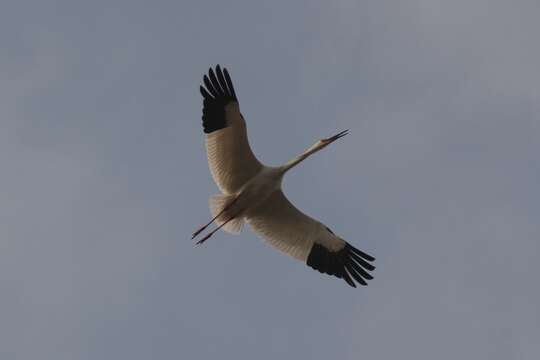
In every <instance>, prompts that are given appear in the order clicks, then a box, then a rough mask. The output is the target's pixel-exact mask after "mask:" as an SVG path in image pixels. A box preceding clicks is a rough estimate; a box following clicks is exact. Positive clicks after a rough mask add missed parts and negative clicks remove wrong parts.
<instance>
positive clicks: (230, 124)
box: [200, 65, 262, 194]
mask: <svg viewBox="0 0 540 360" xmlns="http://www.w3.org/2000/svg"><path fill="white" fill-rule="evenodd" d="M203 81H204V87H203V86H201V87H200V91H201V94H202V96H203V97H204V101H203V116H202V121H203V129H204V132H205V133H206V152H207V155H208V165H209V167H210V172H211V173H212V177H213V178H214V181H215V182H216V184H217V186H218V187H219V188H220V190H221V191H222V192H223V193H225V194H234V193H236V192H238V190H240V188H241V187H242V185H244V184H245V183H246V182H247V181H248V180H249V179H251V178H252V177H253V176H255V175H256V174H257V173H258V172H259V171H260V170H261V168H262V164H261V163H260V162H259V160H257V158H256V157H255V155H253V152H252V151H251V148H250V147H249V142H248V138H247V131H246V123H245V121H244V118H243V117H242V114H240V107H239V106H238V99H237V98H236V93H235V92H234V87H233V84H232V81H231V77H230V76H229V73H228V71H227V69H225V68H223V71H222V70H221V68H220V66H219V65H217V66H216V72H215V73H214V70H212V69H211V68H210V70H208V76H206V75H204V78H203Z"/></svg>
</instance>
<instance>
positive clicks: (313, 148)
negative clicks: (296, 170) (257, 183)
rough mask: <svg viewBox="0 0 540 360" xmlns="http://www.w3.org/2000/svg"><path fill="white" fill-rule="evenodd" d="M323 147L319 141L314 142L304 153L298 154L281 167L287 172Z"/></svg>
mask: <svg viewBox="0 0 540 360" xmlns="http://www.w3.org/2000/svg"><path fill="white" fill-rule="evenodd" d="M320 149H322V147H321V146H320V145H319V143H316V144H314V145H313V146H311V147H310V148H308V149H307V150H306V151H304V152H303V153H302V154H300V155H298V156H297V157H295V158H294V159H291V160H289V161H288V162H287V163H285V165H283V166H282V167H281V169H282V171H283V173H286V172H287V171H289V170H290V169H292V168H293V167H295V166H296V165H298V164H300V163H301V162H302V161H304V160H305V159H307V158H308V157H309V156H311V155H313V154H314V153H316V152H317V151H319V150H320Z"/></svg>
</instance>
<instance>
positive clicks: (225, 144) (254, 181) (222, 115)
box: [193, 65, 375, 287]
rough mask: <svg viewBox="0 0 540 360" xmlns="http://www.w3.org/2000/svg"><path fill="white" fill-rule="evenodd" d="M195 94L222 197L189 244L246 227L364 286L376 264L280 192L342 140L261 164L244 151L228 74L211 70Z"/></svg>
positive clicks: (309, 262)
mask: <svg viewBox="0 0 540 360" xmlns="http://www.w3.org/2000/svg"><path fill="white" fill-rule="evenodd" d="M203 81H204V85H205V87H203V86H201V87H200V91H201V94H202V95H203V97H204V102H203V116H202V119H203V128H204V132H205V133H206V150H207V155H208V164H209V167H210V172H211V174H212V177H213V178H214V181H215V182H216V184H217V186H218V187H219V189H220V190H221V192H222V194H219V195H214V196H212V197H210V200H209V205H210V211H211V213H212V217H213V218H212V220H211V221H210V222H209V223H208V224H206V225H204V226H202V227H201V228H200V229H198V230H197V231H195V233H194V234H193V238H195V237H196V236H197V235H198V234H200V233H201V232H202V231H204V230H205V229H206V228H207V227H208V226H209V225H210V224H211V223H212V222H214V221H215V222H216V223H217V224H218V226H217V228H216V229H214V230H213V231H211V232H210V233H209V234H208V235H206V236H205V237H203V238H202V239H201V240H199V241H198V242H197V243H198V244H201V243H203V242H204V241H206V240H207V239H208V238H209V237H210V236H212V235H213V234H214V233H215V232H216V231H217V230H219V229H224V230H226V231H228V232H231V233H238V232H239V231H240V230H241V228H242V225H243V223H244V221H245V222H247V223H248V224H249V225H250V226H251V228H252V229H253V230H254V231H255V232H256V233H257V234H258V235H260V236H261V237H262V238H263V239H265V240H266V241H267V242H268V243H269V244H270V245H272V246H273V247H274V248H276V249H277V250H280V251H282V252H283V253H285V254H287V255H290V256H292V257H294V258H296V259H298V260H301V261H304V262H306V264H307V265H309V266H311V267H312V268H314V269H316V270H318V271H320V272H322V273H327V274H330V275H334V276H337V277H339V278H343V279H344V280H345V281H346V282H347V283H348V284H349V285H351V286H353V287H356V284H355V282H354V281H353V279H354V280H356V282H358V283H360V284H362V285H367V282H366V281H367V280H371V279H372V278H373V277H372V276H371V274H369V273H368V271H372V270H374V269H375V267H374V266H373V265H372V264H371V262H372V261H374V260H375V259H374V258H373V257H372V256H370V255H368V254H366V253H364V252H363V251H360V250H358V249H356V248H355V247H353V246H352V245H350V244H349V243H347V242H346V241H345V240H343V239H342V238H340V237H339V236H337V235H335V234H334V233H333V232H332V231H331V230H330V229H329V228H328V227H326V226H325V225H323V224H322V223H321V222H319V221H317V220H315V219H313V218H311V217H309V216H307V215H305V214H304V213H302V212H301V211H300V210H298V209H297V208H296V207H295V206H294V205H293V204H292V203H291V202H290V201H289V200H288V199H287V198H286V197H285V195H284V194H283V192H282V191H281V181H282V179H283V176H284V175H285V173H286V172H287V171H288V170H290V169H291V168H293V167H294V166H296V165H298V164H299V163H300V162H301V161H303V160H305V159H306V158H307V157H308V156H310V155H312V154H314V153H315V152H317V151H319V150H321V149H323V148H324V147H326V146H328V145H329V144H331V143H332V142H334V141H335V140H337V139H339V138H340V137H342V136H345V135H346V134H347V131H343V132H340V133H339V134H336V135H334V136H332V137H330V138H327V139H322V140H320V141H318V142H316V143H315V144H314V145H313V146H311V147H310V148H308V149H307V150H306V151H305V152H304V153H302V154H301V155H299V156H298V157H296V158H294V159H292V160H291V161H289V162H287V163H286V164H285V165H283V166H279V167H269V166H265V165H263V164H261V163H260V162H259V160H257V158H256V157H255V155H254V154H253V152H252V151H251V148H250V146H249V141H248V137H247V131H246V123H245V121H244V118H243V116H242V114H241V113H240V107H239V104H238V99H237V97H236V93H235V91H234V87H233V84H232V81H231V78H230V76H229V73H228V71H227V69H225V68H224V69H223V71H222V70H221V68H220V66H219V65H217V67H216V71H215V72H214V70H213V69H210V70H209V72H208V76H206V75H205V76H204V78H203Z"/></svg>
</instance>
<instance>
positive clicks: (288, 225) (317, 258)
mask: <svg viewBox="0 0 540 360" xmlns="http://www.w3.org/2000/svg"><path fill="white" fill-rule="evenodd" d="M246 219H247V222H248V223H249V224H250V225H251V227H252V228H253V230H254V231H255V232H256V233H257V234H258V235H260V236H261V237H262V238H264V239H265V240H266V241H267V242H268V243H270V244H271V245H272V246H273V247H275V248H276V249H278V250H280V251H282V252H284V253H285V254H288V255H290V256H292V257H294V258H296V259H298V260H301V261H305V262H306V263H307V265H308V266H311V267H312V268H314V269H315V270H318V271H319V272H321V273H326V274H329V275H334V276H337V277H338V278H342V279H344V280H345V281H346V282H347V283H348V284H349V285H350V286H352V287H356V284H355V282H354V281H353V279H354V280H356V281H357V282H358V283H360V284H362V285H367V280H371V279H373V276H371V275H370V274H369V273H368V271H373V270H374V269H375V266H373V265H372V264H371V263H370V262H371V261H374V260H375V258H373V257H372V256H370V255H368V254H366V253H364V252H363V251H360V250H358V249H356V248H355V247H353V246H352V245H350V244H349V243H347V242H346V241H345V240H343V239H341V238H340V237H338V236H336V235H335V234H334V233H333V232H332V231H331V230H330V229H329V228H328V227H326V226H325V225H323V224H322V223H321V222H319V221H317V220H315V219H313V218H311V217H309V216H307V215H305V214H304V213H302V212H301V211H300V210H298V209H297V208H296V207H295V206H294V205H293V204H292V203H291V202H290V201H289V200H288V199H287V198H286V197H285V195H284V194H283V192H282V191H281V190H278V191H276V192H274V193H273V194H272V195H271V196H270V197H269V198H268V200H266V201H265V202H264V203H263V204H262V205H261V206H259V207H257V208H256V209H253V210H251V211H249V212H248V213H247V214H246Z"/></svg>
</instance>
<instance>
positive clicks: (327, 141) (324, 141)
mask: <svg viewBox="0 0 540 360" xmlns="http://www.w3.org/2000/svg"><path fill="white" fill-rule="evenodd" d="M348 133H349V130H344V131H341V132H339V133H337V134H336V135H334V136H330V137H328V138H325V139H321V140H319V141H317V142H316V143H315V144H313V146H312V147H311V148H309V149H308V150H307V152H309V153H310V154H313V153H314V152H317V151H319V150H321V149H324V148H325V147H327V146H328V145H330V144H331V143H333V142H334V141H336V140H337V139H339V138H342V137H344V136H345V135H347V134H348Z"/></svg>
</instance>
